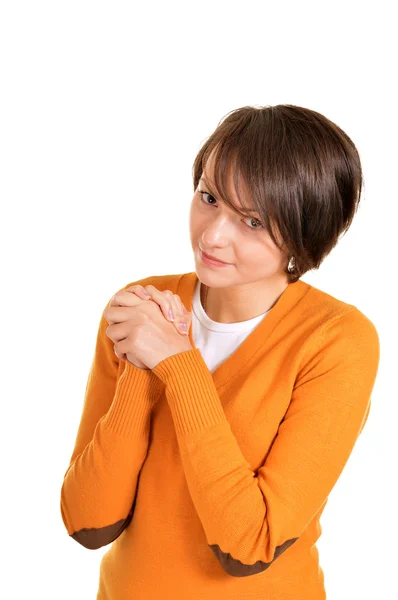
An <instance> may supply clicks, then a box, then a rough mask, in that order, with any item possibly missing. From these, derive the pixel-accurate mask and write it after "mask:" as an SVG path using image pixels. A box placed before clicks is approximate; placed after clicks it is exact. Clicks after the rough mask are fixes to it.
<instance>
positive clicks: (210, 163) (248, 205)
mask: <svg viewBox="0 0 398 600" xmlns="http://www.w3.org/2000/svg"><path fill="white" fill-rule="evenodd" d="M213 155H214V153H212V154H210V156H209V158H208V159H207V162H206V164H205V166H204V168H203V173H202V176H201V178H200V181H203V182H204V183H205V184H206V185H207V186H208V187H209V189H210V191H212V190H213V192H215V191H216V186H215V180H214V160H213ZM226 180H227V181H226V184H227V192H228V197H229V198H230V200H231V201H232V203H233V205H234V206H235V208H236V209H237V210H238V211H244V212H252V213H256V212H258V211H257V209H256V208H254V205H253V202H252V200H251V198H250V197H249V195H248V193H247V191H246V189H245V185H244V181H243V178H242V176H239V195H240V197H241V199H242V202H241V201H240V200H239V197H238V195H237V193H236V190H235V185H234V179H233V168H232V167H231V166H229V167H228V168H227V172H226Z"/></svg>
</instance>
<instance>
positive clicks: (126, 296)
mask: <svg viewBox="0 0 398 600" xmlns="http://www.w3.org/2000/svg"><path fill="white" fill-rule="evenodd" d="M143 292H144V288H143V287H142V285H132V286H131V287H129V288H127V289H125V290H120V291H119V292H117V293H116V294H115V295H114V296H113V297H112V300H111V302H110V306H135V305H137V304H139V302H138V301H137V298H139V299H141V300H148V299H149V298H148V296H146V295H145V294H144V293H143Z"/></svg>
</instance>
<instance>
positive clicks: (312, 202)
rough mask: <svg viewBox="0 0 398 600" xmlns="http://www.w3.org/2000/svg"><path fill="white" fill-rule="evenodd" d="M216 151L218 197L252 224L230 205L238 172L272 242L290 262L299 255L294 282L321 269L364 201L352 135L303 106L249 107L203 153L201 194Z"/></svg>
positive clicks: (222, 125)
mask: <svg viewBox="0 0 398 600" xmlns="http://www.w3.org/2000/svg"><path fill="white" fill-rule="evenodd" d="M213 150H214V153H215V154H214V156H215V161H214V185H215V188H216V190H215V191H216V192H217V193H218V194H219V196H220V198H221V199H222V200H223V202H225V204H227V205H228V206H230V207H231V208H232V209H233V210H235V211H236V212H238V213H239V214H242V215H244V216H245V217H247V214H245V211H243V212H241V211H238V210H237V208H236V207H235V205H234V204H233V203H232V201H231V200H230V199H229V198H228V195H227V193H226V185H225V184H226V181H225V175H226V171H227V170H228V169H229V168H230V167H231V166H232V167H233V169H234V174H233V177H234V186H235V189H236V193H237V196H238V198H239V200H240V201H241V196H240V194H239V189H240V187H239V178H240V176H242V177H243V180H244V184H245V188H246V189H247V190H248V194H249V196H250V198H251V199H252V201H253V205H254V208H255V209H256V210H257V211H258V213H259V215H260V217H261V222H262V224H263V226H264V227H265V228H266V230H267V231H268V232H269V235H270V236H271V239H272V241H273V242H274V243H275V244H276V245H277V246H278V248H279V249H280V250H283V251H286V258H287V261H288V260H289V259H290V257H291V256H294V259H295V270H294V271H293V273H290V272H289V271H288V270H287V263H286V268H285V272H286V275H287V279H288V281H289V283H293V282H294V281H297V279H299V278H300V277H301V275H303V274H304V273H305V272H306V271H309V270H311V269H318V268H319V266H320V265H321V263H322V261H323V259H324V258H325V257H326V256H327V255H328V254H329V252H330V251H331V250H332V249H333V248H334V246H335V245H336V244H337V242H338V241H339V238H340V236H341V234H343V233H346V231H347V230H348V229H349V227H350V225H351V222H352V220H353V218H354V215H355V213H356V211H357V209H358V205H359V201H360V196H361V190H362V181H363V179H362V169H361V162H360V158H359V154H358V151H357V149H356V147H355V145H354V143H353V142H352V140H351V139H350V138H349V137H348V135H347V134H346V133H345V132H344V131H342V129H340V127H338V126H337V125H336V124H335V123H333V122H332V121H330V120H329V119H327V118H326V117H324V116H323V115H321V114H320V113H318V112H315V111H313V110H310V109H308V108H303V107H301V106H294V105H291V104H278V105H277V106H263V107H260V108H257V107H253V106H243V107H242V108H238V109H236V110H233V111H231V112H230V113H227V115H226V116H225V117H224V118H223V119H221V121H220V122H219V124H218V126H217V128H216V129H215V131H214V132H213V133H212V134H211V135H210V137H209V138H207V139H206V141H205V143H204V144H203V146H202V147H201V149H200V150H199V152H198V154H197V156H196V158H195V161H194V164H193V184H194V190H196V188H197V186H198V183H199V179H200V177H201V175H202V173H203V169H204V167H205V165H206V162H207V160H208V158H209V155H210V154H211V153H212V152H213ZM220 192H221V193H220ZM241 206H242V201H241ZM274 226H275V227H276V231H274V229H273V227H274ZM279 236H280V237H279ZM278 237H279V239H278Z"/></svg>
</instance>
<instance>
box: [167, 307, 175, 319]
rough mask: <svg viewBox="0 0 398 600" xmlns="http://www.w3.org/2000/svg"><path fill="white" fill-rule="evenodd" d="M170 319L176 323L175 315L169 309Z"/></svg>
mask: <svg viewBox="0 0 398 600" xmlns="http://www.w3.org/2000/svg"><path fill="white" fill-rule="evenodd" d="M168 314H169V319H171V320H172V321H174V314H173V311H172V309H171V308H169V313H168Z"/></svg>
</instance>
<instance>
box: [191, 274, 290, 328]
mask: <svg viewBox="0 0 398 600" xmlns="http://www.w3.org/2000/svg"><path fill="white" fill-rule="evenodd" d="M287 287H288V282H287V281H282V280H281V281H278V282H277V283H275V284H273V285H272V286H271V285H268V287H267V288H264V287H263V289H261V288H260V287H259V284H258V282H256V283H254V284H253V285H251V286H248V287H247V288H246V289H245V290H244V291H243V292H242V294H241V295H240V296H239V297H237V296H236V295H231V294H230V293H228V292H227V293H225V290H223V289H222V288H209V287H208V286H207V285H205V284H203V283H202V284H201V303H202V307H203V310H204V311H205V313H206V314H207V316H208V317H209V319H211V320H212V321H216V322H217V323H240V322H242V321H248V320H250V319H254V318H255V317H258V316H260V315H261V314H263V313H265V312H267V311H269V310H270V309H271V308H272V307H273V306H274V305H275V304H276V302H277V301H278V300H279V298H280V296H281V295H282V294H283V292H284V291H285V289H286V288H287Z"/></svg>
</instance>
